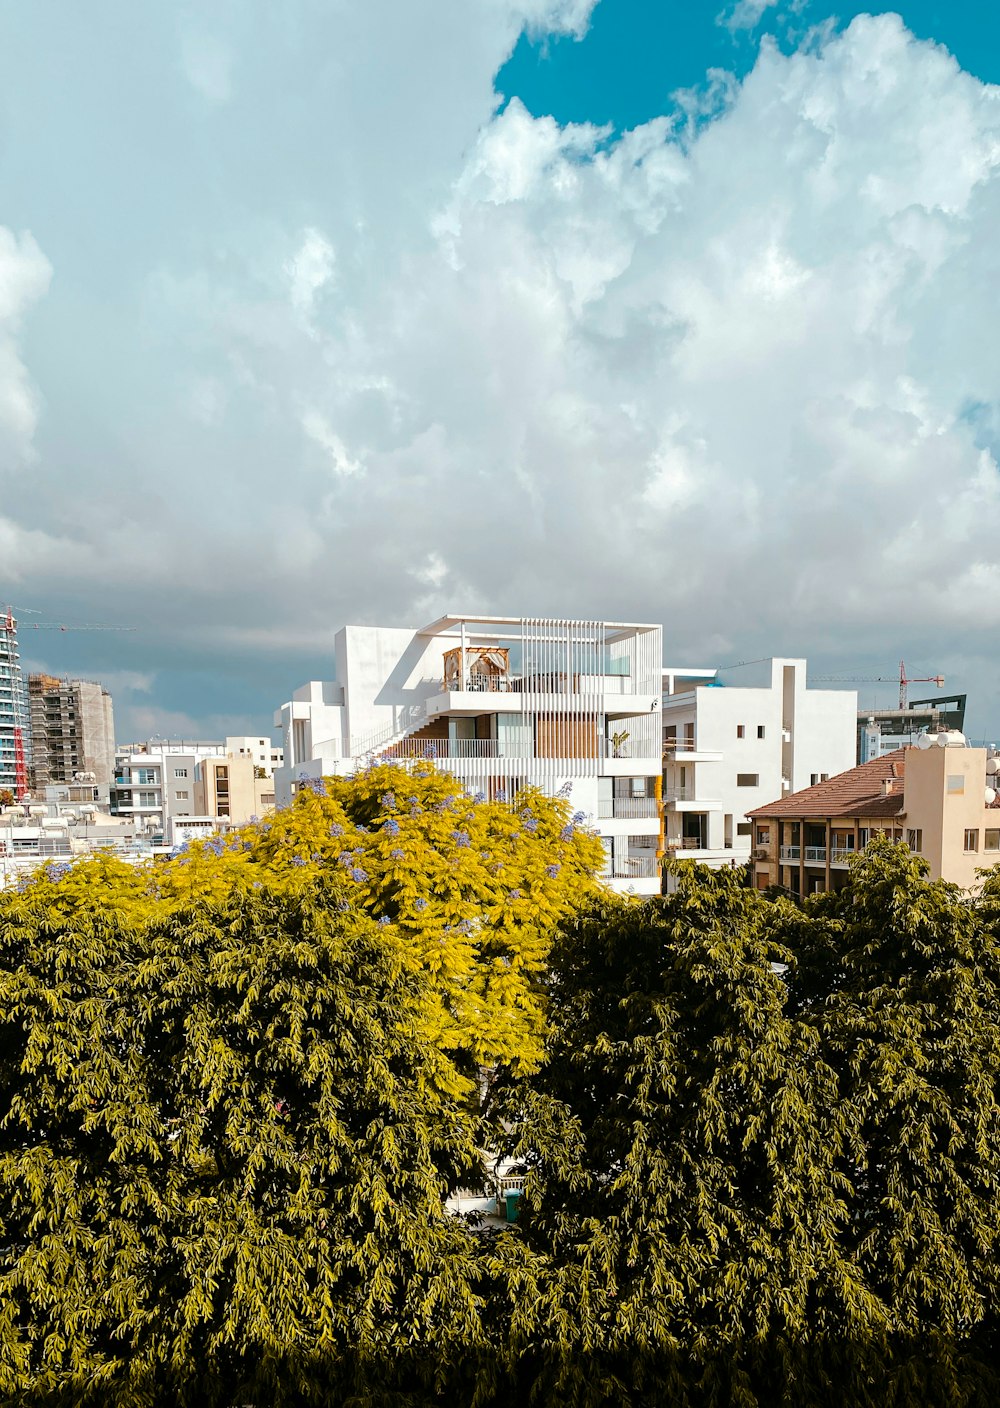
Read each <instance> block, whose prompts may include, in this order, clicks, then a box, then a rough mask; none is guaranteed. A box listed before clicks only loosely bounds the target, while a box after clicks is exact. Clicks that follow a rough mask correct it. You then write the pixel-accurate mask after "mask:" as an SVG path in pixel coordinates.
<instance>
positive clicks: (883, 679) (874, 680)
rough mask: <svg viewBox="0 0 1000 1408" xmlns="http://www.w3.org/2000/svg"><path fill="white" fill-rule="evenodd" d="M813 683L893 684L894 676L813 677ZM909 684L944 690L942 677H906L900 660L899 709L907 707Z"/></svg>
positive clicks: (903, 665)
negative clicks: (932, 686) (934, 686)
mask: <svg viewBox="0 0 1000 1408" xmlns="http://www.w3.org/2000/svg"><path fill="white" fill-rule="evenodd" d="M813 678H814V681H815V683H817V684H821V683H822V684H834V683H836V684H890V683H894V682H895V679H896V676H895V675H815V676H814V677H813ZM911 684H933V685H937V687H938V689H943V688H944V675H907V673H906V665H905V664H904V662H903V661H902V660H900V662H899V707H900V708H901V709H906V708H908V707H909V705H908V702H907V701H908V699H909V695H908V694H907V689H908V688H909V686H910V685H911Z"/></svg>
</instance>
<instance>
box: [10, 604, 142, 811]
mask: <svg viewBox="0 0 1000 1408" xmlns="http://www.w3.org/2000/svg"><path fill="white" fill-rule="evenodd" d="M19 610H22V611H29V612H31V607H20V608H19ZM32 614H33V615H40V614H41V613H40V612H32ZM26 624H27V626H28V627H29V629H31V630H33V631H134V630H135V627H134V626H105V625H78V626H74V625H63V624H61V623H60V622H58V621H30V622H28V623H26ZM0 636H3V637H4V638H5V641H6V644H7V646H8V653H9V655H10V659H11V663H12V664H13V662H14V660H15V658H16V656H15V653H14V644H15V642H16V640H17V621H16V620H15V617H14V608H13V607H12V606H6V607H4V608H2V611H0ZM12 694H13V696H14V697H13V721H14V729H13V731H14V791H15V793H16V795H17V800H18V801H19V802H20V801H23V799H24V798H25V797H26V796H27V794H28V762H27V757H26V754H25V750H24V723H25V721H24V720H23V719H22V718H21V715H22V714H23V707H22V704H21V701H20V700H19V699H18V697H17V696H18V690H17V688H16V686H15V688H14V689H13V691H12Z"/></svg>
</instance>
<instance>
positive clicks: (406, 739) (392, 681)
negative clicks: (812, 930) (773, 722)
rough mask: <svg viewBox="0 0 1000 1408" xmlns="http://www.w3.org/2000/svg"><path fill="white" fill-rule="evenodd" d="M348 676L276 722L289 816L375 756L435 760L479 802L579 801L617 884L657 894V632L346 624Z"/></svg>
mask: <svg viewBox="0 0 1000 1408" xmlns="http://www.w3.org/2000/svg"><path fill="white" fill-rule="evenodd" d="M334 658H335V670H334V678H333V679H332V680H329V681H318V680H313V681H311V682H310V683H309V684H307V685H304V686H303V687H302V688H301V689H300V690H297V691H296V693H295V694H294V695H293V697H292V699H290V700H289V701H288V702H287V703H285V704H283V705H282V706H281V708H280V709H279V710H278V711H277V713H276V714H275V719H274V722H275V727H277V728H280V729H281V730H282V733H283V735H284V754H285V760H286V765H285V766H284V767H283V768H281V769H279V770H278V771H276V773H275V792H276V796H277V802H278V805H279V806H282V805H287V804H288V803H289V802H290V801H291V798H292V795H293V793H294V791H295V789H296V787H297V786H298V785H299V784H300V783H301V782H302V781H303V780H305V779H307V778H312V777H320V776H323V775H324V774H344V773H349V772H352V771H353V770H354V769H355V768H356V767H357V766H358V765H359V763H362V762H363V761H364V760H366V759H369V758H377V759H384V760H392V761H403V762H405V761H408V760H412V759H417V758H426V759H431V760H433V762H434V764H435V766H437V767H440V768H442V769H444V770H446V771H448V772H450V773H452V774H453V775H454V776H455V777H456V778H457V779H458V780H459V781H460V782H461V783H462V785H463V786H464V787H465V788H466V789H467V790H468V791H470V792H473V793H475V792H482V793H483V794H484V795H485V796H488V797H491V798H498V799H502V798H507V799H513V798H514V797H515V796H516V795H517V793H518V791H519V790H520V789H521V788H523V787H526V786H535V787H538V788H540V789H542V790H543V791H545V792H547V793H549V794H554V793H556V792H559V791H561V790H566V791H568V794H569V797H570V803H571V806H572V807H573V809H574V810H579V811H582V812H583V813H584V814H585V815H586V816H587V817H588V818H589V819H590V820H591V821H592V822H593V824H594V826H595V827H596V828H597V830H598V832H599V834H600V836H601V839H602V842H603V844H604V849H605V857H606V860H605V874H606V876H607V878H608V879H609V880H610V881H611V882H612V883H613V884H614V885H615V886H616V888H620V889H623V890H634V891H635V892H636V893H640V894H654V893H657V892H658V890H659V869H660V867H659V858H658V851H659V825H660V822H659V801H658V797H657V793H658V791H659V785H660V773H661V748H660V718H659V715H660V692H661V679H660V675H661V669H662V658H663V656H662V630H661V628H660V627H659V626H655V625H645V624H637V623H632V624H627V623H616V622H607V621H574V620H566V619H549V618H537V617H530V618H529V617H515V616H512V617H500V616H491V617H482V616H462V615H448V616H443V617H441V618H440V619H439V620H437V621H433V622H431V624H430V625H428V626H424V627H423V628H421V629H419V630H411V629H408V628H407V629H398V628H390V627H381V626H379V627H375V626H345V627H344V628H343V629H342V630H340V631H339V632H338V633H337V636H336V639H335V645H334Z"/></svg>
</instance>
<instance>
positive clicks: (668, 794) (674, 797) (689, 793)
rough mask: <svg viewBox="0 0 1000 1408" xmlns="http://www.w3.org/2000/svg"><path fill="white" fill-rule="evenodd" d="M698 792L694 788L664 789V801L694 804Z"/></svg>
mask: <svg viewBox="0 0 1000 1408" xmlns="http://www.w3.org/2000/svg"><path fill="white" fill-rule="evenodd" d="M695 798H696V792H695V789H694V788H693V787H665V788H664V789H663V800H664V801H665V802H693V801H695Z"/></svg>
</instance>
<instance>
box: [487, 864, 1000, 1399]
mask: <svg viewBox="0 0 1000 1408" xmlns="http://www.w3.org/2000/svg"><path fill="white" fill-rule="evenodd" d="M677 877H678V885H677V890H676V893H674V894H672V895H670V896H667V897H664V898H662V899H659V900H654V901H651V902H649V903H648V904H647V905H645V906H642V907H637V906H629V905H628V904H623V903H621V902H620V901H618V900H615V899H613V898H602V899H601V900H600V901H599V902H598V903H596V904H595V905H594V906H593V907H592V908H591V910H590V911H589V912H586V913H583V914H580V915H577V916H575V917H574V918H572V919H570V920H569V921H568V922H567V923H566V924H565V925H564V929H563V933H562V935H561V936H560V939H559V940H558V942H557V944H556V946H555V948H554V950H553V954H552V961H551V984H550V1003H551V1006H550V1022H551V1031H550V1037H549V1042H548V1048H547V1053H546V1061H545V1063H544V1065H543V1066H542V1067H541V1068H540V1069H539V1070H538V1071H537V1072H535V1073H532V1074H530V1075H528V1076H526V1077H522V1078H520V1079H517V1080H513V1081H511V1082H509V1083H508V1084H507V1085H506V1086H505V1088H504V1089H503V1090H502V1092H500V1094H499V1096H498V1110H497V1112H496V1113H497V1114H498V1115H502V1117H503V1118H504V1119H506V1120H507V1121H508V1122H509V1124H510V1126H511V1130H512V1139H511V1147H512V1152H513V1153H514V1154H515V1155H516V1156H517V1157H519V1158H520V1159H521V1160H522V1162H523V1164H524V1166H525V1168H526V1170H527V1177H526V1181H525V1197H524V1200H523V1207H524V1213H523V1218H524V1222H523V1227H522V1229H521V1234H520V1237H521V1240H519V1241H515V1240H514V1239H510V1238H509V1239H507V1242H508V1246H507V1249H506V1255H507V1256H508V1257H509V1259H510V1267H511V1272H510V1275H511V1281H510V1286H511V1291H510V1295H511V1301H510V1311H509V1313H510V1316H511V1327H512V1329H511V1339H510V1353H511V1363H512V1366H513V1370H514V1372H515V1374H517V1375H518V1376H519V1383H520V1389H521V1391H522V1392H523V1394H524V1395H525V1396H527V1395H528V1393H529V1392H534V1393H535V1395H536V1396H537V1398H538V1400H539V1401H544V1402H546V1403H566V1404H569V1403H572V1404H574V1405H583V1404H591V1403H593V1404H597V1403H606V1402H612V1401H613V1402H616V1403H622V1404H640V1403H641V1404H653V1403H661V1402H669V1403H671V1404H674V1403H676V1404H690V1405H696V1404H697V1405H702V1404H709V1403H739V1404H742V1405H746V1408H753V1406H754V1405H764V1404H768V1405H769V1404H772V1403H782V1402H783V1403H788V1404H795V1405H811V1404H820V1403H823V1404H826V1403H832V1402H834V1401H836V1402H838V1403H844V1404H866V1405H872V1408H874V1405H876V1404H884V1403H891V1404H898V1405H900V1406H901V1408H902V1405H913V1406H914V1408H916V1405H918V1404H919V1405H921V1408H923V1405H926V1404H931V1403H941V1404H944V1403H949V1404H950V1403H982V1404H986V1403H990V1402H993V1401H995V1399H996V1392H997V1387H998V1385H997V1381H996V1379H995V1378H994V1376H993V1368H992V1366H993V1362H994V1359H995V1354H994V1352H993V1350H994V1344H993V1340H994V1336H995V1317H994V1312H993V1309H992V1307H993V1304H994V1302H995V1296H996V1289H997V1287H996V1271H995V1259H996V1257H995V1253H996V1236H997V1232H996V1218H995V1207H996V1201H997V1194H998V1191H1000V1190H998V1188H997V1178H998V1175H1000V1142H998V1140H1000V1119H998V1113H1000V1112H998V1104H997V1092H998V1089H1000V1085H998V1080H1000V1052H998V1035H997V1017H996V1014H997V1011H998V1010H1000V1007H998V999H1000V946H998V943H997V937H996V933H995V931H994V930H992V929H991V928H990V927H989V924H988V923H987V922H985V918H984V916H985V913H986V910H987V909H988V904H992V906H993V908H992V910H989V914H990V923H992V921H993V916H995V914H996V912H997V911H998V909H1000V888H998V889H993V890H992V891H991V892H990V898H989V901H988V902H987V901H984V904H983V906H982V907H981V908H980V909H979V910H977V909H976V908H975V907H974V906H972V905H970V904H969V903H967V902H966V901H965V900H964V899H963V897H961V896H960V895H959V894H958V892H957V891H955V890H954V889H953V888H952V887H949V886H945V885H941V884H931V883H929V882H928V881H926V879H925V878H924V876H923V866H922V863H921V862H919V861H914V860H912V859H911V858H909V856H908V853H907V852H906V851H905V850H904V849H903V848H892V847H890V846H887V845H879V844H876V845H873V846H872V847H871V848H870V849H869V852H868V853H866V855H865V856H864V857H863V858H861V859H859V860H858V861H856V862H855V863H854V867H853V869H852V873H851V877H850V883H849V885H848V886H847V887H846V888H845V890H844V891H842V892H841V893H840V894H839V895H835V896H832V895H831V896H824V897H821V898H820V899H818V900H817V901H815V902H809V903H808V904H807V905H806V906H805V908H804V910H799V909H796V908H795V907H793V906H792V905H791V904H789V903H787V902H778V903H773V902H770V901H768V900H766V899H764V898H763V897H761V896H759V895H757V894H755V893H754V892H753V891H750V890H747V889H746V888H744V887H742V886H741V885H740V884H739V883H738V880H737V878H736V877H735V876H732V875H729V874H727V873H726V872H722V873H717V874H712V873H710V872H705V871H700V870H699V869H698V868H696V867H691V866H683V865H682V866H680V867H678V870H677Z"/></svg>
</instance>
